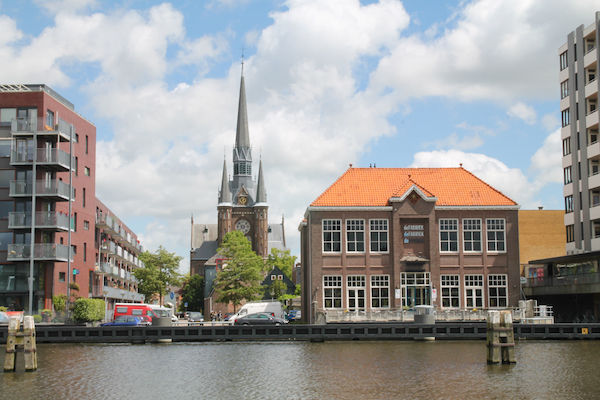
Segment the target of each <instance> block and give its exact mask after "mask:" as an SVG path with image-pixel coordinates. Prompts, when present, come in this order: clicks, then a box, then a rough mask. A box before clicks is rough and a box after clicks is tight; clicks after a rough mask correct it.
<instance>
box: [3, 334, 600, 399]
mask: <svg viewBox="0 0 600 400" xmlns="http://www.w3.org/2000/svg"><path fill="white" fill-rule="evenodd" d="M599 356H600V343H599V342H588V341H576V342H575V341H571V342H557V341H552V342H530V341H528V342H518V343H517V347H516V357H517V364H516V365H511V366H507V365H504V366H503V365H500V366H488V365H487V364H486V362H485V360H486V354H485V342H484V341H465V342H441V341H438V342H410V341H402V342H327V343H304V342H300V343H297V342H275V343H273V342H270V343H192V344H180V343H174V344H169V345H158V344H156V345H149V344H148V345H84V344H77V345H39V346H38V371H37V372H32V373H24V372H18V373H4V374H0V388H1V390H0V398H1V399H39V398H48V399H56V398H58V399H60V398H63V399H74V398H90V399H104V398H106V399H114V398H128V399H170V398H173V399H188V398H194V399H203V398H214V399H235V398H244V399H356V398H364V399H389V398H419V399H425V398H427V399H437V398H440V399H441V398H520V399H539V398H593V397H594V396H595V395H596V393H597V390H596V380H597V376H596V375H597V372H596V369H595V368H596V364H597V361H596V360H597V359H598V357H599ZM3 361H4V354H3V352H1V355H0V363H3ZM20 361H21V363H22V358H21V359H20ZM18 370H19V371H22V370H23V365H22V364H20V365H19V366H18Z"/></svg>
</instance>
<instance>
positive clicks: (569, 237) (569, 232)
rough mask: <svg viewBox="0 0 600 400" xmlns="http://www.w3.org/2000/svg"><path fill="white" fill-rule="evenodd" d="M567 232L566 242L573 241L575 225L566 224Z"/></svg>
mask: <svg viewBox="0 0 600 400" xmlns="http://www.w3.org/2000/svg"><path fill="white" fill-rule="evenodd" d="M565 229H566V232H567V243H571V242H574V241H575V227H574V225H567V226H566V227H565Z"/></svg>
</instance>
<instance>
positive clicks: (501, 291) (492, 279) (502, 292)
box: [488, 274, 508, 308]
mask: <svg viewBox="0 0 600 400" xmlns="http://www.w3.org/2000/svg"><path fill="white" fill-rule="evenodd" d="M488 301H489V303H490V308H494V307H506V306H507V305H508V284H507V279H506V275H504V274H494V275H488Z"/></svg>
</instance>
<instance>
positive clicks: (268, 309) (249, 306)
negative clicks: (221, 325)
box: [228, 301, 285, 323]
mask: <svg viewBox="0 0 600 400" xmlns="http://www.w3.org/2000/svg"><path fill="white" fill-rule="evenodd" d="M256 313H268V314H271V315H273V316H274V317H277V318H281V319H285V312H284V311H283V306H282V305H281V303H280V302H278V301H251V302H249V303H246V304H244V305H243V306H242V308H240V309H239V311H238V312H237V313H236V314H233V315H232V316H230V317H229V320H228V321H229V322H231V323H234V322H235V320H236V319H237V318H240V317H244V316H246V315H248V314H256Z"/></svg>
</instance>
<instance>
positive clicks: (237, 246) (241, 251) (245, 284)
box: [215, 231, 264, 311]
mask: <svg viewBox="0 0 600 400" xmlns="http://www.w3.org/2000/svg"><path fill="white" fill-rule="evenodd" d="M217 251H218V253H219V254H220V255H221V256H223V258H225V259H226V260H225V261H224V263H223V268H222V269H221V270H220V271H219V272H218V273H217V277H216V279H215V293H216V295H217V301H218V302H220V303H232V304H233V309H234V311H236V310H237V306H238V305H240V304H241V303H242V300H246V301H252V300H258V299H260V298H261V297H262V292H263V288H262V286H261V283H262V280H263V279H264V277H263V270H264V263H263V259H262V258H261V257H260V256H258V255H257V254H256V253H255V252H254V251H252V245H251V244H250V242H249V241H248V239H247V238H246V237H245V236H244V234H243V233H242V232H240V231H232V232H229V233H227V234H226V235H225V237H224V238H223V242H222V243H221V247H219V249H218V250H217Z"/></svg>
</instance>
